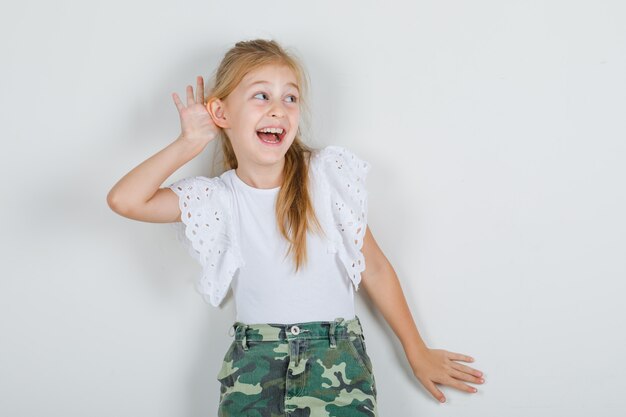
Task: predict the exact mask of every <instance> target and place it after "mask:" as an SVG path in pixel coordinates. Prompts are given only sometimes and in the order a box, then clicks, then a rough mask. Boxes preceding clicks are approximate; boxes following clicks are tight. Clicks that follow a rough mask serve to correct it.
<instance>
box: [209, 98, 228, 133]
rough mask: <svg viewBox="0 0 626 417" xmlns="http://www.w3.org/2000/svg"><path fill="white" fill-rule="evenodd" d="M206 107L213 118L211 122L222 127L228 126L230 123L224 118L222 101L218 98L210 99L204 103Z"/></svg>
mask: <svg viewBox="0 0 626 417" xmlns="http://www.w3.org/2000/svg"><path fill="white" fill-rule="evenodd" d="M206 109H207V111H208V112H209V114H210V115H211V118H212V119H213V123H215V124H216V125H217V126H219V127H221V128H222V129H224V128H227V127H230V123H229V122H228V121H227V120H226V116H225V115H224V113H225V106H224V102H223V101H222V100H220V99H219V98H215V99H213V100H210V101H209V102H208V103H207V104H206Z"/></svg>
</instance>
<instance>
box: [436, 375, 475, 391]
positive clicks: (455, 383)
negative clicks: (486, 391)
mask: <svg viewBox="0 0 626 417" xmlns="http://www.w3.org/2000/svg"><path fill="white" fill-rule="evenodd" d="M443 384H445V385H449V386H451V387H452V388H456V389H458V390H461V391H467V392H471V393H474V392H477V391H478V390H477V389H476V388H474V387H470V386H469V385H467V384H464V383H462V382H461V381H459V380H457V379H454V378H448V379H447V380H445V381H444V382H443Z"/></svg>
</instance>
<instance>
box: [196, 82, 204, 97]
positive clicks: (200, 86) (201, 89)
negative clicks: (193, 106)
mask: <svg viewBox="0 0 626 417" xmlns="http://www.w3.org/2000/svg"><path fill="white" fill-rule="evenodd" d="M196 94H197V95H198V97H197V99H196V103H200V104H204V80H203V79H202V76H201V75H198V86H197V87H196Z"/></svg>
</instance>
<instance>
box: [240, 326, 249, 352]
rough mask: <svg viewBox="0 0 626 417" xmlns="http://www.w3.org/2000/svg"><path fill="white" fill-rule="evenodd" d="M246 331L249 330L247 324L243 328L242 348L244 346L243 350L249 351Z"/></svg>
mask: <svg viewBox="0 0 626 417" xmlns="http://www.w3.org/2000/svg"><path fill="white" fill-rule="evenodd" d="M246 330H248V325H247V324H245V325H244V326H243V338H242V339H241V346H243V350H248V341H247V339H246Z"/></svg>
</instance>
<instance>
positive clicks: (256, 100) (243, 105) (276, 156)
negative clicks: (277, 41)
mask: <svg viewBox="0 0 626 417" xmlns="http://www.w3.org/2000/svg"><path fill="white" fill-rule="evenodd" d="M221 103H222V110H223V112H222V113H221V116H222V117H220V120H219V121H220V122H221V123H218V125H219V126H220V127H222V128H223V129H224V130H225V131H226V134H227V135H228V137H229V138H230V141H231V143H232V146H233V149H234V151H235V154H236V155H237V161H238V162H239V164H242V163H243V164H246V165H248V164H254V165H273V164H276V163H282V159H283V158H284V155H285V153H286V152H287V150H288V149H289V146H291V143H292V142H293V140H294V137H295V136H296V132H297V130H298V123H299V120H300V96H299V91H298V87H297V81H296V77H295V75H294V73H293V71H291V69H290V68H289V67H286V66H277V65H266V66H264V67H261V68H257V69H256V70H254V71H251V72H249V73H248V74H246V76H245V77H244V78H243V79H242V80H241V82H240V83H239V85H237V87H236V88H235V89H234V90H233V91H232V92H231V93H230V94H229V95H228V97H226V98H225V99H224V100H222V101H221ZM218 116H219V112H218ZM266 127H280V128H282V129H283V132H282V133H279V134H278V139H279V141H278V142H277V143H268V142H269V141H272V142H273V141H275V140H276V136H275V135H272V134H265V135H263V134H260V133H259V130H261V129H263V128H266ZM264 139H265V140H264Z"/></svg>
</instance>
